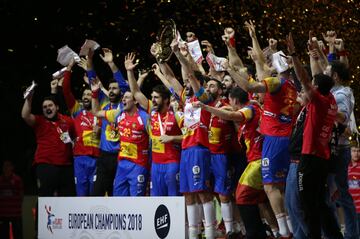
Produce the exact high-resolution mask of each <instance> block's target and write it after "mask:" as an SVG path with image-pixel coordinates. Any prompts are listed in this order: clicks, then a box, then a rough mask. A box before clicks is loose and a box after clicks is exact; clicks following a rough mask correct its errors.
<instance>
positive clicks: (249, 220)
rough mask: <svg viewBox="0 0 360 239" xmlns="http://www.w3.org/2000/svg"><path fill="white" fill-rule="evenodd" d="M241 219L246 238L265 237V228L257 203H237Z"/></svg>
mask: <svg viewBox="0 0 360 239" xmlns="http://www.w3.org/2000/svg"><path fill="white" fill-rule="evenodd" d="M237 206H238V208H239V211H240V215H241V217H242V219H243V222H244V226H245V230H246V239H265V238H267V236H266V230H265V226H264V224H263V222H262V221H261V217H260V210H259V206H258V205H237Z"/></svg>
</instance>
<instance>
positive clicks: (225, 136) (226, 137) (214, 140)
mask: <svg viewBox="0 0 360 239" xmlns="http://www.w3.org/2000/svg"><path fill="white" fill-rule="evenodd" d="M209 105H210V106H213V107H216V108H221V107H222V106H225V105H227V103H226V102H225V101H223V100H220V101H218V102H212V103H210V104H209ZM232 131H233V127H232V122H230V121H227V120H223V119H221V118H219V117H217V116H215V115H211V116H210V123H209V150H210V152H211V153H212V154H225V153H228V152H229V149H230V146H231V136H232V135H231V133H232Z"/></svg>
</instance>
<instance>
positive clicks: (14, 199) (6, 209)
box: [0, 174, 24, 218]
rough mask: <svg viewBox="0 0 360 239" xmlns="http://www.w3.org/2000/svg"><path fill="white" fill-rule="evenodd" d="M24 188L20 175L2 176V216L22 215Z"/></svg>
mask: <svg viewBox="0 0 360 239" xmlns="http://www.w3.org/2000/svg"><path fill="white" fill-rule="evenodd" d="M23 194H24V188H23V183H22V180H21V178H20V177H19V176H17V175H15V174H13V175H11V176H10V177H9V178H6V177H5V176H3V175H1V176H0V218H14V217H21V216H22V214H21V206H22V200H23Z"/></svg>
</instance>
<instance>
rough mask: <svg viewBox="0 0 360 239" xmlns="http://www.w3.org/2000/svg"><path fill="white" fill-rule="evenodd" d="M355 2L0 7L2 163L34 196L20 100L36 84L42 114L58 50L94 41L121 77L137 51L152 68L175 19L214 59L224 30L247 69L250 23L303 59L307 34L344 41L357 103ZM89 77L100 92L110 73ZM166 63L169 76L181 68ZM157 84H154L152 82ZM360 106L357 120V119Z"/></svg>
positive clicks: (77, 80) (98, 65) (15, 2)
mask: <svg viewBox="0 0 360 239" xmlns="http://www.w3.org/2000/svg"><path fill="white" fill-rule="evenodd" d="M359 8H360V4H359V3H358V1H330V0H322V1H320V0H319V1H297V2H293V1H240V0H238V1H211V0H208V1H205V0H199V1H173V0H171V1H170V0H168V1H138V0H132V1H122V0H109V1H83V0H79V1H76V0H73V1H68V0H64V1H25V0H23V1H20V0H1V3H0V26H1V28H0V29H1V44H0V73H1V76H0V100H1V104H2V107H1V108H2V111H1V112H2V113H1V117H0V133H1V142H0V158H1V161H3V160H4V159H10V160H12V161H13V162H14V164H15V166H16V172H17V173H18V174H19V175H20V176H21V177H22V178H23V179H24V182H25V192H26V193H27V194H35V180H34V176H33V175H34V174H33V171H32V170H33V169H32V166H31V164H32V160H33V154H34V152H35V149H36V143H35V138H34V135H33V133H32V130H31V128H30V127H28V126H27V125H25V123H24V122H23V120H22V119H21V116H20V112H21V108H22V104H23V99H22V93H23V91H24V89H25V88H26V86H28V85H29V84H30V83H31V81H32V80H35V81H36V82H37V83H38V87H37V89H36V93H35V97H34V104H33V112H34V113H41V111H40V104H41V99H42V98H43V97H44V96H46V95H48V94H49V92H50V87H49V85H50V81H51V74H52V73H53V72H55V71H57V70H59V69H60V68H62V67H61V66H60V64H58V63H57V62H56V57H57V49H58V48H60V47H62V46H64V45H66V44H67V45H68V46H69V47H70V48H72V49H73V50H74V51H76V52H79V50H80V47H81V45H82V44H83V43H84V41H85V39H86V38H88V39H93V40H96V41H97V42H98V43H99V44H100V45H101V46H102V47H108V48H111V49H112V50H113V53H114V55H115V56H116V58H115V63H116V64H117V65H118V66H119V67H120V68H121V69H122V72H123V73H125V71H124V67H123V59H124V56H125V54H126V53H127V52H130V51H133V52H136V53H137V55H138V58H139V59H140V65H139V68H140V69H144V68H148V67H150V66H151V64H152V63H153V62H154V59H153V58H152V57H151V55H150V53H149V48H150V46H151V44H152V43H153V42H154V41H155V39H156V35H157V33H158V30H159V28H160V25H161V21H163V20H166V19H169V18H172V19H174V20H175V22H176V24H177V27H178V29H179V30H180V33H181V34H182V36H183V38H184V37H185V33H186V32H187V31H193V32H195V34H196V35H197V37H198V38H199V39H200V40H209V41H210V42H211V43H213V45H214V47H215V53H216V55H218V56H225V54H226V48H225V46H224V44H223V43H222V41H221V35H222V34H223V29H224V27H227V26H231V27H233V28H234V29H235V31H236V40H237V49H238V52H239V53H240V54H241V57H242V59H243V60H244V61H245V62H247V61H248V58H246V49H247V46H249V45H250V44H251V42H250V39H249V36H248V33H247V31H246V30H245V29H244V27H243V25H244V21H245V20H249V19H253V20H255V22H256V25H257V31H258V38H259V40H260V43H261V45H262V46H263V47H265V46H266V45H267V39H268V38H270V37H273V38H276V39H279V40H280V41H279V47H278V48H279V49H282V50H284V49H285V46H284V42H283V39H284V38H285V35H286V34H287V33H288V32H289V31H292V32H293V35H294V38H295V41H296V46H297V49H299V52H300V54H301V56H302V57H303V59H304V60H308V59H307V56H306V51H305V43H306V40H307V33H308V31H309V30H310V29H313V30H315V31H316V33H317V36H318V37H319V38H321V32H325V31H326V30H330V29H334V30H336V31H337V32H338V35H339V37H341V38H343V39H344V40H345V47H346V48H347V49H348V50H349V51H350V66H351V74H352V82H351V86H352V88H353V89H354V92H355V95H356V97H357V99H359V84H358V81H357V80H358V78H359V75H360V69H359V68H360V67H359V65H360V63H359V62H360V56H359V55H360V49H359V48H360V42H359V39H360V38H359V37H360V35H359V27H358V26H359V25H358V24H359V21H360V17H359V16H360V11H359ZM94 64H95V70H96V71H97V73H98V75H99V76H100V78H101V79H102V80H103V81H104V83H105V85H106V82H107V80H108V79H109V78H110V77H111V72H110V70H109V69H108V67H107V66H106V65H105V64H104V63H103V62H102V61H101V59H100V58H99V57H98V56H97V55H96V56H95V63H94ZM175 64H176V61H174V59H172V60H171V65H172V66H173V68H174V70H175V72H179V67H178V66H175ZM82 74H83V72H82V71H81V70H80V69H79V68H75V69H74V74H73V88H74V89H73V90H74V93H75V94H76V95H77V96H79V95H80V92H81V87H82V84H83V83H82V80H81V76H82ZM154 81H155V80H154V78H153V75H150V76H149V77H148V78H147V80H146V82H145V84H144V86H143V90H144V91H145V92H146V93H148V92H149V90H150V88H151V87H152V86H153V85H154ZM156 84H157V82H156ZM358 112H359V110H358V105H356V116H357V118H360V117H359V113H358Z"/></svg>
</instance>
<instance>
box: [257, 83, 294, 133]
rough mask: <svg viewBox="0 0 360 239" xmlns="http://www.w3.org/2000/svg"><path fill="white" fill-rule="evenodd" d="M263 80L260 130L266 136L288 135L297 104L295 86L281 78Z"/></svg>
mask: <svg viewBox="0 0 360 239" xmlns="http://www.w3.org/2000/svg"><path fill="white" fill-rule="evenodd" d="M263 82H264V83H265V85H266V93H265V96H264V111H263V114H262V118H261V123H260V131H261V133H262V134H264V135H268V136H290V134H291V130H292V125H293V122H294V118H295V117H294V114H295V112H294V106H295V105H296V104H297V103H296V97H297V92H296V88H295V86H294V84H293V83H292V82H291V81H290V80H288V79H283V78H281V79H279V78H276V77H268V78H266V79H264V81H263Z"/></svg>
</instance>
